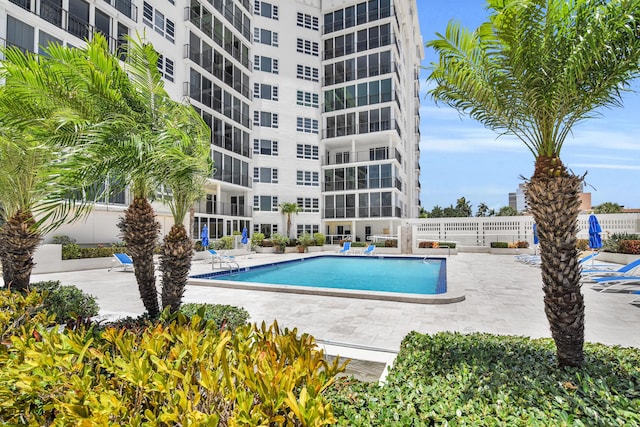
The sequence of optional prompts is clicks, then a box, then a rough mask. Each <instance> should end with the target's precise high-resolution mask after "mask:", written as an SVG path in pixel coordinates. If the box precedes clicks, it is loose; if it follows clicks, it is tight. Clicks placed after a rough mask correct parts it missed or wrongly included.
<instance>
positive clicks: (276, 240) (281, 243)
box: [271, 233, 289, 254]
mask: <svg viewBox="0 0 640 427" xmlns="http://www.w3.org/2000/svg"><path fill="white" fill-rule="evenodd" d="M271 241H272V242H273V245H274V246H275V247H276V248H277V251H278V253H281V254H283V253H284V249H285V248H286V247H287V244H288V243H289V238H288V237H287V236H283V235H282V234H279V233H274V234H273V235H272V236H271Z"/></svg>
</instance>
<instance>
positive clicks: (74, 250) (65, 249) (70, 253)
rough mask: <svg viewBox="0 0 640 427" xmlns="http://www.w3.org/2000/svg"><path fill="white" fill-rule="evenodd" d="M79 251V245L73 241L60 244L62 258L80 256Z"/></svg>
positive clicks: (76, 257)
mask: <svg viewBox="0 0 640 427" xmlns="http://www.w3.org/2000/svg"><path fill="white" fill-rule="evenodd" d="M80 253H81V251H80V246H78V245H76V244H75V243H69V244H68V245H62V259H78V258H81V256H80Z"/></svg>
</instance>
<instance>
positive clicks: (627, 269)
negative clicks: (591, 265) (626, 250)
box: [582, 258, 640, 280]
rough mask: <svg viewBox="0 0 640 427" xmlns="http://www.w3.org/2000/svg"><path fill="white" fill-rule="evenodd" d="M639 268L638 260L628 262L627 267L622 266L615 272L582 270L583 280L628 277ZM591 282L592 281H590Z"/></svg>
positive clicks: (639, 261) (639, 259) (639, 260)
mask: <svg viewBox="0 0 640 427" xmlns="http://www.w3.org/2000/svg"><path fill="white" fill-rule="evenodd" d="M638 267H640V258H638V259H637V260H635V261H633V262H630V263H629V264H627V265H623V266H622V267H620V268H618V269H615V270H601V269H590V270H582V276H583V278H585V277H586V278H591V279H592V278H593V277H604V276H623V275H628V273H630V272H631V271H633V270H635V269H636V268H638ZM592 280H593V279H592Z"/></svg>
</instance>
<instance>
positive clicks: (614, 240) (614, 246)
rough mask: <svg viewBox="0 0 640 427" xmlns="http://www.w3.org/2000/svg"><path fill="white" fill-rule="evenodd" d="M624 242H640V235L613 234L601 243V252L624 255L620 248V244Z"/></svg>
mask: <svg viewBox="0 0 640 427" xmlns="http://www.w3.org/2000/svg"><path fill="white" fill-rule="evenodd" d="M625 240H640V235H639V234H631V233H614V234H612V235H611V236H609V238H608V239H605V240H604V242H602V250H603V251H605V252H618V253H625V252H623V251H622V249H621V247H620V245H621V243H622V242H623V241H625ZM623 245H624V244H623Z"/></svg>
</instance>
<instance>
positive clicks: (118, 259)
mask: <svg viewBox="0 0 640 427" xmlns="http://www.w3.org/2000/svg"><path fill="white" fill-rule="evenodd" d="M116 264H117V265H116ZM117 267H119V268H122V271H133V260H132V259H131V257H130V256H129V255H127V254H113V266H111V268H110V269H109V270H108V271H111V270H113V269H114V268H117Z"/></svg>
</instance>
